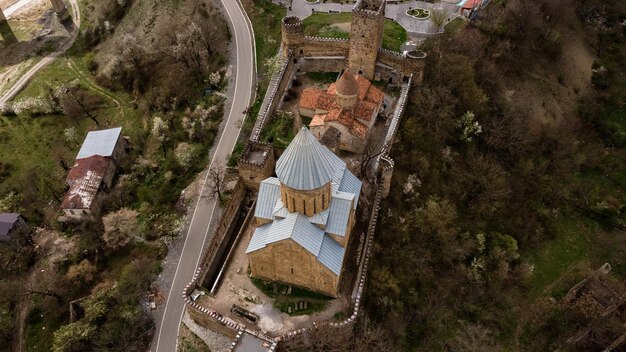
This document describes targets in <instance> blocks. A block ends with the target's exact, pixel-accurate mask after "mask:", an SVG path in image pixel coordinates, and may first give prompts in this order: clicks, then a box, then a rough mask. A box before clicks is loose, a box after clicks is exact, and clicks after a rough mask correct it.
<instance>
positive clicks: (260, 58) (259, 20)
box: [246, 0, 287, 85]
mask: <svg viewBox="0 0 626 352" xmlns="http://www.w3.org/2000/svg"><path fill="white" fill-rule="evenodd" d="M246 12H248V17H250V21H252V27H253V28H254V40H255V43H256V54H257V69H258V70H259V71H260V72H261V73H262V71H263V63H264V62H265V60H267V59H268V58H270V57H272V56H274V55H276V53H277V52H278V48H279V47H280V41H281V32H280V23H281V20H282V19H283V17H285V15H286V14H287V9H286V8H284V7H282V6H279V5H276V4H273V3H272V2H271V1H269V0H260V1H254V2H253V6H246ZM261 83H262V82H261ZM262 85H267V82H265V84H262Z"/></svg>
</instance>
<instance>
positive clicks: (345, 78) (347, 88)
mask: <svg viewBox="0 0 626 352" xmlns="http://www.w3.org/2000/svg"><path fill="white" fill-rule="evenodd" d="M358 93H359V85H358V84H357V82H356V78H355V77H354V75H353V74H352V72H350V70H345V71H344V72H343V75H341V77H340V78H339V80H338V81H337V94H341V95H357V94H358Z"/></svg>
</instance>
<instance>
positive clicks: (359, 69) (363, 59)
mask: <svg viewBox="0 0 626 352" xmlns="http://www.w3.org/2000/svg"><path fill="white" fill-rule="evenodd" d="M384 25H385V0H360V1H359V2H358V3H357V4H356V5H355V6H354V9H352V26H351V29H350V55H349V58H348V67H349V68H350V70H351V71H352V72H354V73H355V74H356V73H358V74H361V75H363V77H365V78H367V79H369V80H372V79H374V71H375V69H376V58H377V57H378V49H379V48H380V47H381V44H382V41H383V26H384Z"/></svg>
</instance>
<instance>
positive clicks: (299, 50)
mask: <svg viewBox="0 0 626 352" xmlns="http://www.w3.org/2000/svg"><path fill="white" fill-rule="evenodd" d="M349 51H350V41H349V40H348V39H336V38H322V37H304V42H303V44H302V45H301V46H298V47H296V48H294V51H293V54H294V55H295V56H298V57H303V56H304V57H311V56H344V57H347V56H348V53H349Z"/></svg>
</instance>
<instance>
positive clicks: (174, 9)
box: [0, 0, 230, 352]
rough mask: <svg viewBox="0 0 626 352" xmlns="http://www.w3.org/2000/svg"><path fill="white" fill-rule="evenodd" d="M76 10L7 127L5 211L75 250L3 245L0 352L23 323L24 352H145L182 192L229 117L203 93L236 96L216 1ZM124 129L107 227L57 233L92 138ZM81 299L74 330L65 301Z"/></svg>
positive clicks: (2, 134)
mask: <svg viewBox="0 0 626 352" xmlns="http://www.w3.org/2000/svg"><path fill="white" fill-rule="evenodd" d="M81 9H82V10H83V13H82V15H83V27H82V29H81V36H80V38H79V40H78V41H77V42H76V44H75V45H74V47H73V48H72V49H70V51H69V52H68V53H67V54H66V55H64V56H63V57H61V58H59V59H58V60H56V61H55V62H54V63H52V64H51V65H49V66H47V67H46V68H44V69H42V70H41V71H40V72H38V74H37V75H36V76H35V77H34V78H33V80H32V81H31V82H30V83H29V85H28V86H27V87H26V88H25V89H24V90H23V91H22V92H20V94H18V96H17V97H16V98H15V99H14V101H13V103H12V104H11V106H10V108H9V109H8V113H7V114H5V115H4V116H2V117H0V139H1V141H2V145H3V146H6V148H0V211H2V212H6V211H17V212H20V213H22V214H23V215H24V216H25V218H26V219H27V220H28V222H29V224H30V225H31V226H34V227H46V228H48V229H52V231H53V233H52V234H50V236H59V237H60V238H61V239H63V240H67V241H71V242H72V243H73V246H71V250H68V252H67V253H64V255H63V260H58V259H56V260H52V259H49V258H48V257H49V256H50V255H54V254H56V253H57V252H56V250H57V248H56V247H54V246H49V247H46V248H45V249H42V250H43V252H42V253H37V252H33V251H32V247H30V246H28V245H27V246H25V247H24V248H23V249H22V250H21V251H17V250H16V249H15V248H13V247H11V246H6V245H0V258H2V263H3V266H2V268H0V292H1V294H0V296H1V298H0V322H2V324H0V336H1V337H2V338H0V350H5V349H7V350H8V347H7V346H10V345H11V344H12V343H14V339H16V338H17V336H18V335H17V334H16V331H18V330H19V329H20V326H22V327H23V329H24V330H23V331H24V346H27V347H28V350H29V351H42V350H46V351H48V350H54V351H57V352H62V351H67V352H69V351H94V350H124V351H143V350H146V348H147V347H146V346H147V344H148V343H149V342H150V339H151V336H152V333H153V326H154V323H153V322H152V319H151V317H150V315H149V313H148V312H147V311H146V309H145V300H146V297H147V295H148V290H149V289H150V287H151V282H152V280H154V278H155V277H156V275H157V274H158V272H159V271H160V270H161V266H160V260H161V259H162V258H163V257H164V256H165V254H166V252H167V247H166V244H167V243H169V242H171V241H172V238H173V237H175V236H176V235H178V233H179V231H180V229H181V226H182V218H183V215H184V212H185V210H186V204H185V199H183V198H181V192H182V190H183V189H184V188H185V187H187V186H188V185H189V184H190V183H191V182H192V180H193V179H194V178H195V177H196V176H197V175H198V173H199V172H200V171H201V170H202V169H203V168H204V167H205V166H206V161H207V156H208V150H209V149H210V147H211V145H212V144H213V141H214V139H215V136H216V134H217V129H218V127H219V124H220V121H221V119H222V115H223V98H221V97H219V96H218V95H215V94H208V92H209V91H219V90H225V88H226V86H227V82H228V78H229V74H230V73H229V69H228V66H227V64H228V62H227V59H228V58H227V52H228V42H229V33H228V29H227V25H226V22H225V21H224V19H223V18H222V16H221V14H220V12H219V10H218V9H217V8H215V7H214V6H213V5H211V3H209V2H206V3H205V2H196V1H191V0H181V1H166V2H162V1H117V0H105V1H89V0H88V1H84V2H82V3H81ZM179 54H182V55H179ZM205 91H206V92H207V94H205ZM70 96H77V97H80V99H81V100H82V101H84V102H86V107H85V108H84V111H83V110H77V109H75V108H74V109H72V108H71V106H72V105H71V100H69V99H70V98H69V97H70ZM86 111H88V112H89V115H91V117H88V115H87V112H86ZM117 126H121V127H123V135H124V136H126V137H128V140H129V142H130V152H129V155H128V158H127V160H126V161H125V162H123V163H122V165H121V167H120V169H119V170H118V175H117V177H116V178H115V182H114V186H113V187H112V189H111V190H110V191H109V192H108V193H106V194H105V203H104V209H103V213H102V215H105V219H104V220H103V221H100V220H99V219H98V221H96V222H95V223H87V224H82V225H79V226H68V225H62V224H59V223H57V220H56V219H57V217H58V215H59V203H60V201H61V200H62V197H63V194H64V192H65V184H64V180H65V177H66V175H67V169H68V168H69V167H71V166H72V165H73V163H74V158H75V156H76V153H77V151H78V148H79V147H80V145H81V143H82V141H83V139H84V137H85V135H86V133H87V132H88V131H91V130H97V129H104V128H110V127H117ZM190 193H193V192H190ZM120 218H121V219H123V221H121V222H120V221H119V219H120ZM120 224H125V225H123V227H124V229H120V228H118V227H119V226H121V225H120ZM123 233H126V235H122V238H118V239H117V240H116V239H115V236H119V235H120V234H123ZM118 240H121V242H118ZM55 243H56V242H55ZM59 243H61V240H60V241H59ZM5 264H6V265H5ZM44 265H45V266H44ZM40 267H45V270H44V271H45V276H44V277H43V278H40V277H38V276H37V274H38V273H39V272H40V270H38V269H39V268H40ZM36 269H37V270H36ZM6 292H13V293H12V294H6V295H5V294H4V293H6ZM15 292H19V293H20V294H15ZM78 298H84V300H83V301H81V303H80V307H79V309H78V312H79V315H78V317H77V320H76V321H75V322H74V323H70V322H69V316H68V313H67V312H68V306H69V302H70V301H72V300H75V299H78ZM18 307H19V308H20V310H19V311H18V310H17V308H18ZM83 310H84V312H85V313H84V314H83ZM21 317H24V319H22V318H21ZM5 318H6V319H5ZM9 318H10V319H9ZM7 319H8V320H7ZM7 321H8V322H10V323H7V324H5V322H7Z"/></svg>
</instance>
